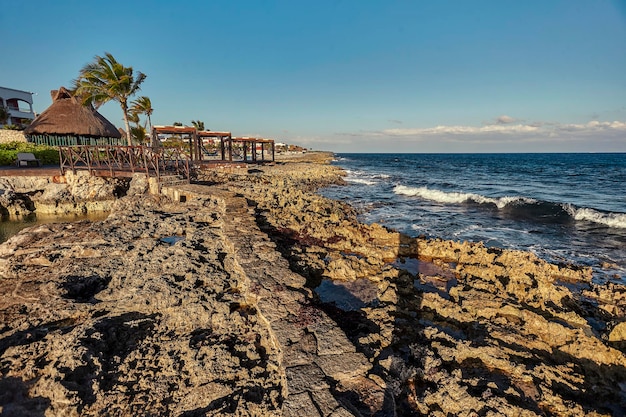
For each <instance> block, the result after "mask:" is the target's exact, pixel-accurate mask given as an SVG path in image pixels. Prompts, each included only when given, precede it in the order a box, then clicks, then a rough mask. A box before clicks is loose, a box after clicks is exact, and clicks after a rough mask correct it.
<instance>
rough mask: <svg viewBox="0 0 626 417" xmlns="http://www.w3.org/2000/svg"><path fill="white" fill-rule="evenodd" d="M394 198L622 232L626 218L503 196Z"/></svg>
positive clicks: (419, 193)
mask: <svg viewBox="0 0 626 417" xmlns="http://www.w3.org/2000/svg"><path fill="white" fill-rule="evenodd" d="M393 191H394V193H395V194H398V195H405V196H410V197H419V198H422V199H424V200H430V201H435V202H438V203H444V204H470V203H473V204H480V205H483V204H484V205H489V206H491V207H494V206H495V207H496V208H497V209H498V210H500V211H501V212H503V213H504V214H506V215H508V216H510V217H514V218H518V219H527V220H535V221H543V222H558V223H567V222H572V221H587V222H593V223H597V224H601V225H604V226H608V227H613V228H626V214H625V213H612V212H603V211H599V210H595V209H591V208H585V207H576V206H574V205H573V204H568V203H551V202H548V201H540V200H535V199H533V198H529V197H519V196H504V197H486V196H483V195H481V194H475V193H461V192H445V191H441V190H433V189H429V188H428V187H407V186H404V185H397V186H396V187H395V188H394V189H393Z"/></svg>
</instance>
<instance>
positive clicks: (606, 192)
mask: <svg viewBox="0 0 626 417" xmlns="http://www.w3.org/2000/svg"><path fill="white" fill-rule="evenodd" d="M333 163H334V164H336V165H338V166H340V167H342V168H343V169H345V170H346V173H347V177H346V178H345V179H346V181H347V183H348V185H345V186H331V187H328V188H326V189H324V190H322V194H323V195H325V196H327V197H330V198H334V199H338V200H344V201H346V202H348V203H350V204H351V205H352V206H353V207H355V208H356V209H358V210H359V212H360V213H361V214H360V217H361V220H362V221H364V222H366V223H373V222H376V223H380V224H383V225H385V226H387V227H390V228H392V229H395V230H398V231H401V232H404V233H406V234H409V235H411V236H420V235H421V236H426V237H440V238H444V239H452V240H459V241H474V242H478V241H482V242H483V243H484V244H485V245H486V246H494V247H500V248H508V249H521V250H528V251H531V252H534V253H536V254H537V255H538V256H540V257H541V258H543V259H546V260H548V261H550V262H556V263H560V262H570V263H575V264H579V265H585V266H591V267H592V268H593V269H594V279H596V280H598V281H600V282H602V281H606V280H616V281H619V282H622V283H626V154H565V153H564V154H337V155H336V160H335V161H334V162H333Z"/></svg>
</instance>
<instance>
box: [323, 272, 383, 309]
mask: <svg viewBox="0 0 626 417" xmlns="http://www.w3.org/2000/svg"><path fill="white" fill-rule="evenodd" d="M315 292H316V293H317V295H318V296H319V297H320V300H321V301H322V302H323V303H329V304H334V305H335V306H336V307H337V308H339V309H341V310H343V311H356V310H360V309H361V308H363V307H366V306H368V305H375V304H377V302H378V298H377V294H378V287H377V285H376V283H374V282H372V281H370V280H368V279H357V280H356V281H350V282H339V281H333V280H330V279H325V280H323V281H322V283H321V284H320V285H319V286H318V287H317V288H316V289H315Z"/></svg>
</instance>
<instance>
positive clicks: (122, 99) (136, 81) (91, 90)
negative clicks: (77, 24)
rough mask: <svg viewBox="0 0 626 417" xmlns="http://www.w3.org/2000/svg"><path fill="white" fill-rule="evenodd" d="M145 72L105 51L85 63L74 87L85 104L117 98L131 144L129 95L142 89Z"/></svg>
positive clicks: (96, 104)
mask: <svg viewBox="0 0 626 417" xmlns="http://www.w3.org/2000/svg"><path fill="white" fill-rule="evenodd" d="M145 79H146V75H145V74H143V73H141V72H139V71H137V72H134V71H133V67H125V66H123V65H122V64H120V63H119V62H117V60H116V59H115V58H114V57H113V55H111V54H110V53H108V52H106V53H105V54H104V57H101V56H97V55H96V57H95V58H94V61H93V62H92V63H90V64H87V65H85V66H84V67H83V68H82V69H81V70H80V73H79V75H78V78H77V79H76V80H74V91H75V92H76V94H78V95H82V97H83V103H84V104H92V105H94V106H95V107H96V109H97V108H98V107H100V106H101V105H103V104H104V103H106V102H108V101H111V100H114V101H117V102H118V103H120V107H121V108H122V113H123V116H124V125H125V127H126V139H127V140H128V145H129V146H130V145H132V139H131V132H130V125H129V123H128V99H129V97H131V96H132V95H134V94H135V93H136V92H137V91H139V90H140V85H141V83H142V82H143V81H144V80H145Z"/></svg>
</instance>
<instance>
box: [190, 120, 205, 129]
mask: <svg viewBox="0 0 626 417" xmlns="http://www.w3.org/2000/svg"><path fill="white" fill-rule="evenodd" d="M191 124H192V125H193V127H195V128H196V130H204V122H203V121H202V120H192V121H191Z"/></svg>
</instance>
